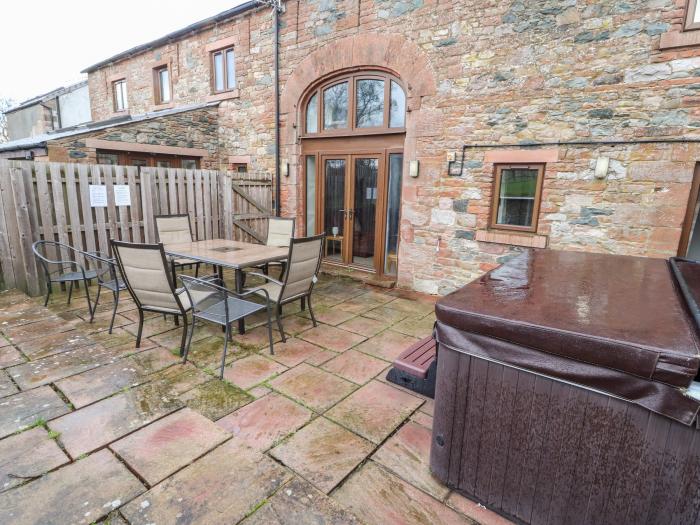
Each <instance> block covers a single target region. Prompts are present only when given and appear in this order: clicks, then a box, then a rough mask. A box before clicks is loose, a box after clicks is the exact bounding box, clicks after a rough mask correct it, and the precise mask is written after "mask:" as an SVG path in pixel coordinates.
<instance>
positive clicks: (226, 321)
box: [180, 275, 275, 378]
mask: <svg viewBox="0 0 700 525" xmlns="http://www.w3.org/2000/svg"><path fill="white" fill-rule="evenodd" d="M180 281H181V282H182V284H183V286H184V288H185V293H187V296H188V298H189V300H190V304H191V305H192V328H191V329H190V333H189V336H188V337H187V345H186V346H185V354H184V356H183V360H182V363H183V364H184V363H187V355H188V354H189V351H190V345H191V344H192V335H193V334H194V327H195V324H196V322H197V320H201V321H207V322H210V323H214V324H217V325H220V326H223V327H224V329H225V332H226V334H225V336H224V354H223V356H222V358H221V370H220V372H219V377H220V378H223V377H224V366H225V365H226V354H227V352H228V342H229V339H231V325H232V324H233V323H235V322H236V321H238V320H239V319H243V318H244V317H248V316H249V315H253V314H255V313H257V312H259V311H261V310H263V309H266V310H267V335H268V338H269V341H270V354H272V355H274V353H275V348H274V342H273V338H272V310H271V308H270V296H269V294H268V293H267V290H265V289H262V288H253V289H251V290H248V291H246V292H244V293H236V292H234V291H232V290H229V289H228V288H226V287H225V286H224V284H225V283H224V282H223V281H222V280H221V279H219V278H215V279H214V278H210V279H199V278H197V277H191V276H189V275H181V276H180ZM215 282H218V283H219V284H214V283H215ZM192 284H199V285H201V286H204V287H206V288H211V289H212V290H213V291H214V292H219V293H221V294H223V296H224V297H225V300H222V301H219V302H218V303H216V304H214V305H211V306H209V307H207V308H205V309H203V310H199V311H198V310H197V303H196V302H195V300H194V297H193V296H192V294H191V293H190V286H192ZM260 291H262V292H264V293H265V298H266V301H265V305H261V304H259V303H254V302H252V301H246V300H245V299H244V298H245V297H248V296H251V295H253V294H257V293H258V292H260ZM232 300H233V301H232ZM200 302H201V301H200ZM242 303H245V305H244V304H242ZM222 306H223V312H221V307H222ZM244 306H245V307H246V308H245V310H244V311H239V312H238V313H237V312H235V311H233V312H232V311H231V310H232V308H236V307H244ZM222 313H223V317H222Z"/></svg>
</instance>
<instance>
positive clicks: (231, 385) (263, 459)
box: [0, 276, 507, 525]
mask: <svg viewBox="0 0 700 525" xmlns="http://www.w3.org/2000/svg"><path fill="white" fill-rule="evenodd" d="M230 277H231V276H227V278H228V280H229V281H231V279H230ZM42 304H43V303H42V299H41V298H29V297H27V296H26V295H24V294H22V293H20V292H17V291H7V292H0V335H1V337H0V516H2V521H3V522H4V523H10V524H17V525H24V524H36V525H38V524H47V523H56V524H72V523H75V524H86V525H87V524H92V523H110V524H112V525H116V524H131V525H136V524H212V523H244V524H246V525H251V524H305V523H310V524H311V523H313V524H334V525H335V524H346V523H347V524H356V523H367V524H382V525H384V524H394V523H395V524H410V523H416V524H433V523H455V524H473V523H484V524H505V523H507V522H506V521H505V520H503V519H502V518H500V517H498V516H496V515H495V514H493V513H491V512H490V511H487V510H486V509H484V508H483V507H481V506H479V505H477V504H476V503H474V502H472V501H470V500H467V499H466V498H464V497H462V496H460V495H459V494H456V493H453V492H451V491H450V490H449V489H448V488H447V487H445V486H444V485H442V484H441V483H440V482H438V481H437V480H436V479H435V478H433V477H432V476H431V474H430V472H429V468H428V463H429V450H430V439H431V436H430V431H431V430H430V429H431V425H432V411H433V403H432V401H431V400H426V399H425V398H423V397H421V396H419V395H416V394H414V393H412V392H409V391H407V390H404V389H401V388H399V387H397V386H395V385H392V384H390V383H388V382H387V381H386V380H385V376H386V373H387V371H388V369H389V367H390V364H391V360H392V359H394V358H395V357H396V356H397V355H398V354H399V353H401V351H403V350H404V349H405V348H407V347H408V346H409V345H411V344H412V343H413V342H415V341H416V340H417V339H418V338H422V337H425V336H427V335H429V334H430V333H431V330H432V324H433V321H434V314H433V304H434V298H431V297H427V296H421V295H417V294H410V293H406V292H402V291H398V290H384V289H379V288H374V287H370V286H368V285H365V284H361V283H359V282H356V281H352V280H349V279H344V278H337V277H334V278H330V277H324V278H322V279H321V281H320V282H319V284H318V285H317V287H316V288H315V290H314V306H315V307H316V316H317V318H318V320H319V326H317V327H314V326H313V324H312V322H311V320H310V316H309V312H308V310H306V311H302V310H301V309H300V306H299V305H298V304H297V305H288V306H286V307H285V309H284V327H285V332H286V333H287V342H286V343H282V342H281V337H280V334H279V332H278V331H277V330H275V331H274V333H273V335H274V340H275V353H274V355H271V354H270V351H269V348H268V339H267V330H266V328H265V326H264V325H262V323H263V321H264V318H263V317H262V316H257V317H256V318H254V319H253V320H252V322H250V323H249V326H248V331H247V333H246V334H245V335H244V336H238V335H234V337H233V342H232V343H231V344H229V354H228V357H227V360H226V366H225V370H224V380H223V381H222V380H219V379H218V371H219V370H218V367H219V366H220V362H221V356H222V350H223V337H222V333H221V331H220V330H219V329H218V328H216V327H213V326H206V325H201V324H200V325H198V326H197V327H196V329H195V333H194V337H193V343H192V348H191V351H190V360H189V362H188V363H187V364H185V365H183V364H182V363H181V360H180V359H179V357H178V356H177V354H178V349H179V344H180V336H181V333H182V332H181V330H182V327H181V326H180V327H178V326H176V325H175V323H174V320H173V319H172V317H168V318H167V319H164V318H163V316H160V315H148V316H147V321H146V323H145V328H144V339H143V341H142V345H141V347H140V348H136V347H135V336H134V334H135V333H136V331H137V328H138V326H137V323H136V321H137V319H138V315H137V310H136V307H135V305H134V304H133V302H132V301H130V300H129V299H128V298H126V299H124V298H122V300H121V302H120V305H119V308H118V314H117V319H116V322H115V329H114V333H113V334H108V333H107V329H108V326H109V320H110V317H111V308H112V303H111V302H109V301H108V299H107V297H105V299H104V302H103V303H101V304H100V307H99V308H98V312H97V314H96V316H95V322H94V323H92V324H90V323H88V322H87V320H88V319H89V313H88V311H87V306H86V301H85V298H84V296H83V294H82V290H80V291H79V292H78V293H76V294H74V297H73V301H72V302H71V304H70V305H68V304H66V295H65V293H61V292H59V293H56V294H54V295H53V296H52V298H51V301H50V302H49V306H48V308H44V307H43V306H42Z"/></svg>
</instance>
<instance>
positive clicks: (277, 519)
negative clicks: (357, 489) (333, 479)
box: [242, 477, 360, 525]
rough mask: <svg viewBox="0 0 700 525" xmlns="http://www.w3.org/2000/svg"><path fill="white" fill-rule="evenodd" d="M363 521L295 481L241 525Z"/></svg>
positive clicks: (339, 524)
mask: <svg viewBox="0 0 700 525" xmlns="http://www.w3.org/2000/svg"><path fill="white" fill-rule="evenodd" d="M357 523H360V521H359V520H358V519H357V518H356V517H355V516H354V515H353V514H351V513H350V512H348V511H347V510H345V509H343V508H342V507H341V506H340V505H338V503H336V502H335V501H334V500H333V499H331V498H329V497H328V496H326V495H325V494H324V493H323V492H320V491H319V490H318V489H316V488H315V487H314V486H313V485H311V484H310V483H308V482H306V481H304V480H303V479H299V478H297V477H294V478H293V479H292V481H290V482H289V483H287V484H286V485H285V486H284V487H282V488H281V489H280V490H278V491H277V493H276V494H275V495H274V496H272V497H271V498H270V499H269V501H267V503H265V505H263V506H262V507H261V508H260V509H259V510H258V511H256V512H255V514H253V515H252V516H250V517H249V518H248V519H246V520H245V521H243V523H242V525H320V524H323V525H351V524H357Z"/></svg>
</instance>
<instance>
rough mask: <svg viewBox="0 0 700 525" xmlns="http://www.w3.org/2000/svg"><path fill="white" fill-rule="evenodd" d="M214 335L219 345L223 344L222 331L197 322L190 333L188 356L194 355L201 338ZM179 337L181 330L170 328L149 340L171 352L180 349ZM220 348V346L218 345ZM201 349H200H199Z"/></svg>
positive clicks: (204, 338) (205, 338)
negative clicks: (190, 341) (190, 340)
mask: <svg viewBox="0 0 700 525" xmlns="http://www.w3.org/2000/svg"><path fill="white" fill-rule="evenodd" d="M212 336H216V337H217V339H218V343H219V345H223V344H224V339H223V337H222V332H221V331H218V333H217V332H216V331H215V330H214V329H213V327H211V326H209V325H203V324H201V323H198V324H197V327H196V328H195V330H194V333H193V334H192V345H191V346H190V356H192V355H194V354H195V352H197V350H198V347H199V346H201V345H199V344H197V343H199V342H200V341H203V340H207V339H208V338H210V337H212ZM181 337H182V331H181V330H170V331H168V332H164V333H162V334H158V335H154V336H152V337H150V338H149V339H151V341H154V342H156V343H158V344H159V345H160V346H162V347H164V348H167V349H168V350H171V351H173V352H179V351H180V342H181ZM219 348H221V346H219ZM200 351H201V350H200ZM219 357H221V351H220V350H219Z"/></svg>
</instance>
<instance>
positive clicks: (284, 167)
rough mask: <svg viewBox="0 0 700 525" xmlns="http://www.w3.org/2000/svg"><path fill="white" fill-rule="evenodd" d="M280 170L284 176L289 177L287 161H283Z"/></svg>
mask: <svg viewBox="0 0 700 525" xmlns="http://www.w3.org/2000/svg"><path fill="white" fill-rule="evenodd" d="M280 172H281V173H282V175H283V176H284V177H289V162H283V163H282V165H281V166H280Z"/></svg>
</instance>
